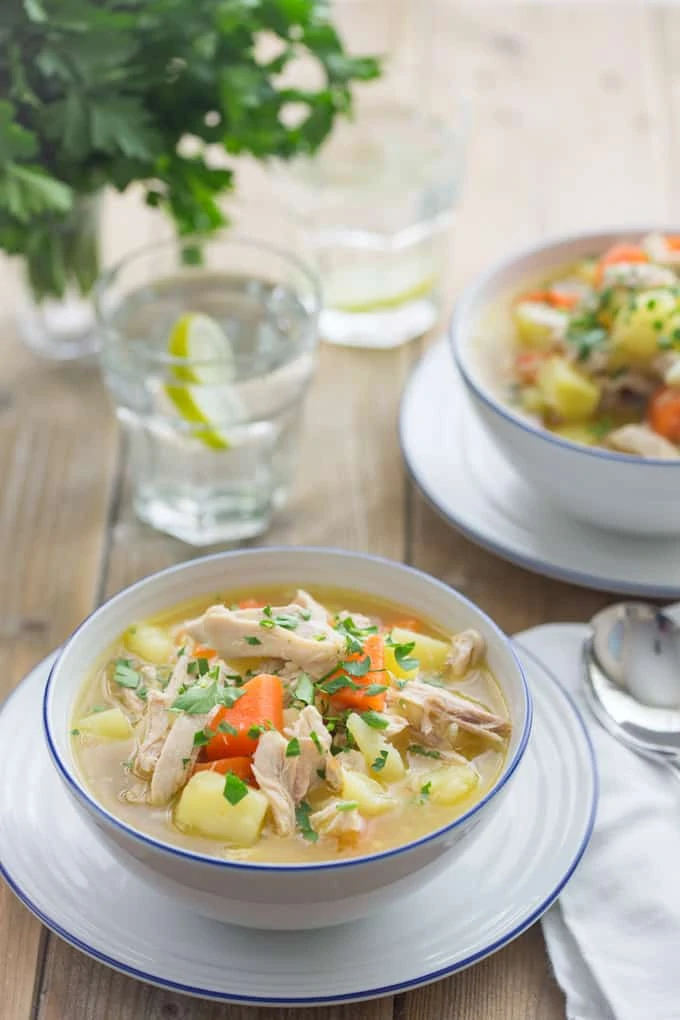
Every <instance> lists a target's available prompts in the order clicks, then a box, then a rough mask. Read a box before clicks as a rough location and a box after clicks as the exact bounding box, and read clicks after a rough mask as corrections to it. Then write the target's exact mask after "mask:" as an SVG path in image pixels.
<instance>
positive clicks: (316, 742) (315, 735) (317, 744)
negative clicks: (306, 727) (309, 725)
mask: <svg viewBox="0 0 680 1020" xmlns="http://www.w3.org/2000/svg"><path fill="white" fill-rule="evenodd" d="M309 739H310V740H311V742H312V743H313V744H314V747H315V748H316V749H317V751H318V752H319V754H323V747H322V746H321V741H320V740H319V734H318V733H316V732H315V731H314V730H312V732H311V733H310V734H309Z"/></svg>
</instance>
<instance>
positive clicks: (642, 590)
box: [398, 337, 680, 599]
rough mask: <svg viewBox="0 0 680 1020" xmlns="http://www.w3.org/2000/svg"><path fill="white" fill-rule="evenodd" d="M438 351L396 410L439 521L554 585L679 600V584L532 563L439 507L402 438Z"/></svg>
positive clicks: (421, 364)
mask: <svg viewBox="0 0 680 1020" xmlns="http://www.w3.org/2000/svg"><path fill="white" fill-rule="evenodd" d="M441 350H449V347H448V343H447V340H446V338H445V337H442V338H441V339H440V340H438V341H436V342H435V343H434V344H433V345H432V346H431V347H430V348H428V350H427V351H425V353H424V354H423V356H422V358H420V360H419V361H418V363H417V364H416V366H415V367H414V369H413V371H412V372H411V375H410V376H409V379H408V380H407V382H406V385H405V387H404V390H403V393H402V395H401V402H400V407H399V424H398V438H399V447H400V449H401V456H402V460H403V461H404V465H405V467H406V471H407V472H408V475H409V477H410V478H411V480H412V481H413V482H415V484H416V485H417V486H418V488H419V490H420V491H421V493H422V494H423V496H424V497H425V499H426V500H427V502H428V504H429V505H430V506H431V507H432V509H433V510H434V511H435V512H436V513H437V514H438V515H439V516H440V517H441V518H442V520H444V521H446V523H447V524H450V525H451V526H452V527H454V528H455V529H456V530H457V531H459V532H460V533H461V534H462V535H464V536H465V538H468V539H469V540H470V541H471V542H474V543H475V545H478V546H480V547H481V548H482V549H488V551H489V552H492V553H494V555H495V556H498V557H500V559H502V560H507V561H508V562H509V563H515V564H517V566H519V567H524V569H525V570H530V571H531V572H532V573H534V574H540V575H541V576H542V577H551V578H554V579H555V580H556V581H565V582H566V583H567V584H577V585H580V586H581V587H583V588H592V589H594V590H595V591H605V592H614V593H615V594H619V595H639V596H642V597H644V598H660V599H665V598H668V599H676V598H678V597H679V596H680V583H679V584H677V585H663V584H644V583H638V582H635V581H631V582H629V583H628V582H625V581H615V580H611V579H608V578H605V577H598V576H597V575H596V574H588V573H586V572H584V571H580V570H571V569H570V568H569V567H558V566H552V565H551V564H550V563H549V562H547V561H546V560H539V559H534V557H532V556H526V555H525V554H524V553H521V552H516V551H515V550H514V549H512V548H510V547H509V546H507V545H502V544H501V543H500V542H496V541H494V539H493V538H489V536H488V535H486V534H484V533H483V532H481V531H478V530H477V529H475V528H474V527H471V526H470V525H469V524H467V523H466V522H464V521H463V520H462V519H461V518H459V517H457V516H456V515H455V514H454V513H452V512H451V511H450V510H448V509H445V508H444V507H443V506H442V504H441V501H440V500H439V498H438V497H437V495H436V494H435V493H434V492H432V490H431V489H430V487H429V486H428V485H426V483H425V482H424V481H423V480H422V478H420V476H419V474H418V469H417V467H416V465H415V464H414V463H412V461H411V460H410V459H409V457H408V456H407V454H406V438H405V433H406V426H405V418H406V405H407V404H408V403H409V401H410V399H411V390H412V389H413V387H414V386H415V383H416V381H417V378H418V376H419V374H420V373H421V372H422V371H424V369H425V366H426V363H427V362H429V361H430V360H434V358H435V356H436V355H437V354H438V353H439V352H440V351H441ZM449 356H450V357H451V365H452V367H454V368H455V367H456V366H455V363H454V361H453V357H452V356H451V355H450V352H449ZM583 527H584V528H587V527H588V525H587V524H583ZM593 530H594V529H593ZM670 541H673V540H672V539H670Z"/></svg>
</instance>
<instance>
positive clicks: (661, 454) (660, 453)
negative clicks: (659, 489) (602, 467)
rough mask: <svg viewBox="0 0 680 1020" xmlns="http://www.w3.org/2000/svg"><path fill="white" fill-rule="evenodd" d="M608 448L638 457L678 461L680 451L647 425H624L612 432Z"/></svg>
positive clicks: (607, 442) (609, 436) (609, 435)
mask: <svg viewBox="0 0 680 1020" xmlns="http://www.w3.org/2000/svg"><path fill="white" fill-rule="evenodd" d="M605 442H606V444H607V446H609V447H610V448H611V449H612V450H618V452H619V453H630V454H634V455H636V456H638V457H649V458H650V459H654V458H662V459H663V460H677V459H678V458H680V450H678V448H677V446H674V445H673V443H671V442H669V441H668V439H665V438H664V437H663V436H660V435H658V434H657V433H656V432H652V430H651V429H650V428H649V427H648V426H647V425H622V426H621V428H618V429H614V431H613V432H610V433H609V434H608V436H607V438H606V440H605Z"/></svg>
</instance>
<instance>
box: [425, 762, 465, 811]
mask: <svg viewBox="0 0 680 1020" xmlns="http://www.w3.org/2000/svg"><path fill="white" fill-rule="evenodd" d="M418 782H419V783H420V784H421V789H426V790H428V796H429V799H430V800H431V801H432V803H433V804H440V805H442V806H445V807H448V806H450V805H452V804H457V803H458V801H459V800H463V798H464V797H467V796H468V794H469V793H471V791H472V790H473V789H474V788H475V786H476V785H477V783H478V782H479V777H478V775H477V773H476V772H475V770H474V769H473V768H471V766H470V765H444V766H442V767H441V768H438V769H433V770H432V771H431V772H428V773H426V774H425V775H422V776H420V777H419V778H418Z"/></svg>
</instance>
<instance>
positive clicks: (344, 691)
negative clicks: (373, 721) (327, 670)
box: [329, 634, 387, 712]
mask: <svg viewBox="0 0 680 1020" xmlns="http://www.w3.org/2000/svg"><path fill="white" fill-rule="evenodd" d="M366 657H368V659H369V660H370V662H369V667H368V671H367V672H366V673H364V675H363V676H353V675H352V674H351V673H349V672H348V671H347V670H344V669H342V668H341V669H338V670H336V672H335V673H334V674H333V676H332V677H330V678H329V679H330V680H334V679H336V678H338V677H343V676H344V677H347V678H348V679H349V680H350V681H351V682H352V683H353V684H355V685H356V686H355V687H343V688H341V690H339V691H337V692H336V693H335V694H333V695H332V696H331V705H332V707H333V708H335V709H339V710H340V711H342V710H343V709H345V708H355V709H358V710H359V711H361V712H365V711H367V710H368V709H374V710H375V711H378V712H379V711H381V710H382V709H383V708H384V706H385V692H384V691H379V692H378V693H377V694H366V693H365V692H364V691H363V690H361V688H362V687H368V686H369V685H370V684H381V685H385V684H386V677H387V673H386V672H385V644H384V641H383V638H382V637H381V635H380V634H371V636H370V637H367V638H366V640H365V642H364V650H363V652H354V653H352V654H351V655H348V656H347V657H346V659H345V662H363V661H365V660H366Z"/></svg>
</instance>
